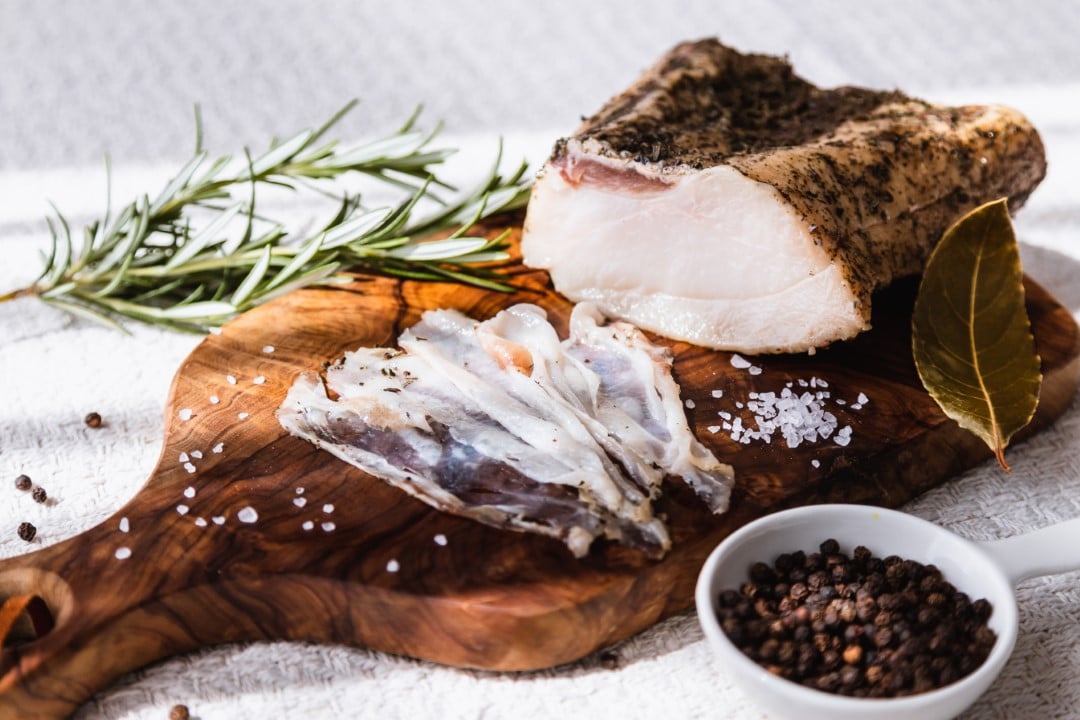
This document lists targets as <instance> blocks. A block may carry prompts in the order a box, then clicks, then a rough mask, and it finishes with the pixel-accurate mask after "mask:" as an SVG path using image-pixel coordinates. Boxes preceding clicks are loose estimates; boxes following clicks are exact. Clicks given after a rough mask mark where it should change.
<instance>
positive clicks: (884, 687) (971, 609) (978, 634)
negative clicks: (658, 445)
mask: <svg viewBox="0 0 1080 720" xmlns="http://www.w3.org/2000/svg"><path fill="white" fill-rule="evenodd" d="M991 611H992V608H991V606H990V603H989V602H987V601H986V600H985V599H982V600H976V601H975V602H972V601H971V598H969V597H968V596H967V595H966V594H965V593H963V592H960V591H959V590H957V589H956V588H955V587H954V586H953V585H952V584H951V583H949V582H947V581H946V580H945V579H944V578H943V577H942V575H941V571H940V570H938V569H937V568H936V567H935V566H933V565H923V564H921V563H918V562H915V561H913V560H903V559H901V558H899V557H897V556H895V555H892V556H889V557H886V558H884V559H881V558H877V557H874V556H873V554H872V553H871V552H870V551H869V550H868V549H867V548H865V547H862V546H859V547H856V548H855V550H854V552H853V553H852V556H851V557H848V556H847V555H846V554H844V553H841V552H840V546H839V544H838V543H837V542H836V540H832V539H830V540H826V541H825V542H823V543H822V544H821V546H820V552H816V553H810V554H807V553H805V552H802V551H798V552H793V553H785V554H783V555H780V556H779V557H777V558H776V561H775V563H774V564H773V565H772V566H771V567H770V566H769V565H767V564H765V563H763V562H759V563H755V564H754V565H753V566H752V567H751V568H750V581H749V582H747V583H744V584H743V586H742V587H741V588H740V589H739V590H725V591H723V592H721V593H720V596H719V602H718V609H717V615H718V617H719V620H720V625H721V627H722V628H723V630H724V633H725V634H726V635H727V636H728V638H730V639H731V641H732V642H733V643H734V644H735V645H736V646H737V647H738V648H739V649H740V650H741V651H742V652H743V654H745V655H746V656H747V657H749V658H750V659H751V660H753V661H755V662H757V663H758V664H760V665H762V666H763V667H765V668H766V669H767V670H768V671H769V672H771V673H773V674H775V675H779V676H780V677H783V678H787V679H788V680H792V681H794V682H797V683H800V684H802V685H806V686H808V687H812V688H816V689H818V690H824V691H826V692H831V693H838V694H841V695H851V696H855V697H897V696H901V695H912V694H915V693H920V692H926V691H927V690H934V689H936V688H939V687H943V686H945V685H948V684H949V683H951V682H954V681H956V680H959V679H960V678H962V677H964V676H965V675H967V674H969V673H971V672H972V671H973V670H975V668H977V667H979V665H981V664H982V662H983V661H984V660H986V657H987V656H988V655H989V654H990V649H991V648H992V647H993V645H994V642H995V640H996V639H997V636H996V634H995V633H994V631H993V630H991V629H990V628H989V627H988V626H987V620H988V619H989V617H990V613H991Z"/></svg>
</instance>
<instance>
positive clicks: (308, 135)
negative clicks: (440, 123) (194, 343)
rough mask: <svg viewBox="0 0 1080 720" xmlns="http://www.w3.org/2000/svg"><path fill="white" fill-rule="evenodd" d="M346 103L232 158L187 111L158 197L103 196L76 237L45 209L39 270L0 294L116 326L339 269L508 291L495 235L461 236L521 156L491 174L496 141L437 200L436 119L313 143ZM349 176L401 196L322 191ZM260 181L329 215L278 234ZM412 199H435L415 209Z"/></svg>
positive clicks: (213, 307) (320, 278) (225, 306)
mask: <svg viewBox="0 0 1080 720" xmlns="http://www.w3.org/2000/svg"><path fill="white" fill-rule="evenodd" d="M354 104H355V101H354V102H352V103H349V104H348V105H346V106H345V107H344V108H342V110H341V111H340V112H338V113H337V114H335V115H334V116H333V117H332V118H331V119H330V120H329V121H328V122H327V123H325V124H324V125H323V126H322V127H320V128H317V129H312V130H305V131H303V132H300V133H297V134H296V135H294V136H292V137H290V138H288V139H286V140H283V141H280V142H272V143H271V144H270V147H269V148H268V149H267V150H266V151H265V152H264V153H262V154H261V155H258V156H255V157H252V156H251V155H250V154H249V153H247V152H245V158H244V160H243V162H239V161H237V160H234V158H232V157H231V156H228V155H224V156H221V157H217V158H214V159H211V157H210V156H209V154H208V153H207V152H206V150H204V149H203V142H202V122H201V119H200V117H199V113H198V108H196V122H195V126H196V142H195V153H194V156H193V157H192V158H191V160H190V161H189V162H188V163H187V164H185V165H184V166H183V168H181V170H180V171H179V172H178V173H177V174H176V175H175V176H174V177H173V178H172V180H170V181H169V182H168V183H167V184H166V186H165V187H164V189H162V191H161V192H160V193H158V195H157V196H156V197H154V198H153V199H151V198H150V196H148V195H143V196H142V197H139V198H137V199H136V200H134V201H132V202H131V203H129V204H128V205H125V206H124V207H123V208H121V209H120V210H119V212H117V213H116V214H115V215H114V214H113V213H112V210H111V207H109V206H111V200H110V201H109V202H107V209H106V213H105V216H104V218H103V219H101V220H99V221H94V222H92V223H90V224H89V225H88V226H86V227H85V228H83V232H82V235H81V237H80V238H79V239H78V240H76V239H75V238H74V237H73V234H72V231H71V227H70V225H69V223H68V221H67V220H66V219H65V218H64V216H63V214H61V213H60V211H59V210H57V209H56V208H55V207H54V208H53V210H54V213H55V214H54V216H53V217H50V218H47V223H48V226H49V230H50V233H51V236H52V246H51V252H50V253H49V255H48V257H47V258H46V259H45V262H44V269H43V270H42V272H41V275H40V276H39V277H38V278H37V280H35V281H34V283H33V284H31V285H30V286H28V287H25V288H21V289H19V290H15V291H12V292H9V293H7V294H6V295H0V302H3V301H5V300H11V299H15V298H18V297H23V296H33V297H37V298H39V299H40V300H42V301H44V302H46V303H49V304H50V305H53V306H55V307H58V308H60V309H62V310H65V311H67V312H70V313H72V314H75V315H78V316H82V317H87V318H90V319H93V320H97V321H99V322H103V323H106V324H108V325H111V326H113V327H117V328H120V329H123V327H122V325H120V324H119V323H118V322H117V321H118V320H120V319H130V320H137V321H141V322H146V323H151V324H154V325H159V326H163V327H168V328H172V329H175V330H185V331H192V332H206V330H207V329H208V328H210V327H214V326H217V325H220V324H222V323H224V322H225V321H227V320H228V319H230V318H232V317H234V316H236V315H237V314H239V313H242V312H244V311H245V310H247V309H250V308H252V307H254V306H256V305H259V304H261V303H264V302H266V301H268V300H271V299H273V298H275V297H278V296H279V295H282V294H284V293H287V292H289V291H291V290H294V289H296V288H300V287H304V286H308V285H314V284H330V283H338V282H347V281H349V280H350V278H349V277H348V276H347V275H344V274H343V272H344V271H346V270H350V269H363V270H369V271H375V272H382V273H387V274H392V275H397V276H402V277H409V278H418V279H423V280H443V281H453V282H462V283H468V284H472V285H477V286H480V287H485V288H491V289H494V290H502V291H507V290H510V289H511V288H510V287H509V286H508V285H506V284H505V283H504V282H502V281H501V279H500V275H498V274H497V273H496V272H495V271H494V270H492V269H491V268H490V267H487V264H489V263H495V262H499V261H503V260H505V259H507V257H508V256H507V254H506V253H505V249H506V243H505V242H503V238H504V237H505V236H501V237H499V238H497V239H495V240H488V239H486V238H484V237H475V236H472V235H470V234H469V233H470V230H472V229H473V228H474V226H475V224H476V223H477V222H479V221H480V220H483V219H484V218H486V217H489V216H491V215H493V214H494V213H497V212H500V211H504V210H510V209H514V208H518V207H522V206H523V205H524V204H525V202H526V200H527V194H528V187H529V181H528V180H527V179H526V177H525V173H526V170H527V167H526V165H525V163H522V164H521V165H520V166H518V167H517V168H516V169H515V170H514V171H513V172H512V173H510V174H509V175H508V176H504V175H502V174H501V173H500V165H501V162H500V159H501V148H500V152H499V156H498V157H497V158H496V162H495V165H494V167H493V168H492V169H491V171H490V172H489V173H488V175H487V177H486V178H485V179H484V180H483V181H482V182H481V183H480V184H479V185H478V186H477V187H475V188H474V189H472V190H471V191H468V192H464V193H459V194H457V195H456V196H455V197H454V198H453V200H451V201H445V200H443V199H442V198H440V197H439V196H438V195H437V194H436V193H435V192H434V189H435V188H442V189H444V190H450V191H454V190H455V189H454V188H453V187H452V186H450V185H449V184H448V183H446V182H444V181H443V180H441V179H440V178H439V177H438V175H436V172H435V171H436V170H437V169H438V166H439V165H440V164H442V163H443V162H444V161H445V160H446V159H447V158H448V157H449V156H450V155H451V154H453V152H454V151H453V150H450V149H431V148H430V144H431V141H432V140H433V138H434V137H435V135H436V134H437V132H438V130H439V128H438V127H437V128H436V129H435V130H434V131H432V132H427V133H425V132H421V131H420V130H418V129H417V128H416V120H417V116H418V113H415V114H414V115H413V116H412V117H411V118H409V120H408V121H407V122H406V123H405V124H404V125H403V126H402V127H401V128H400V129H399V130H398V131H397V132H395V133H393V134H391V135H389V136H388V137H386V138H383V139H381V140H378V141H375V142H371V143H367V144H363V145H359V146H354V147H341V146H340V145H339V144H338V143H337V142H336V141H325V140H323V138H324V136H325V135H326V133H327V132H328V131H329V130H330V129H331V128H332V127H333V126H334V125H335V124H336V123H337V122H338V120H340V119H341V117H342V116H343V115H344V114H345V113H346V112H348V111H349V110H350V109H352V107H353V105H354ZM108 170H109V168H108V164H107V163H106V171H107V175H108V174H109V173H108ZM347 174H361V175H364V176H367V177H369V178H372V179H374V180H376V181H378V182H379V183H380V184H383V185H388V186H390V187H393V188H395V189H397V190H400V191H401V192H402V194H403V198H402V200H401V201H400V202H399V203H398V204H396V205H394V206H390V207H376V208H369V207H366V206H365V205H364V204H363V203H361V200H360V196H359V195H355V194H350V193H348V192H346V191H341V192H334V191H333V190H332V189H328V188H326V187H324V185H325V184H327V183H332V182H333V181H334V180H336V179H339V178H341V177H343V176H345V175H347ZM109 185H110V193H111V181H110V182H109ZM267 185H275V186H281V187H285V188H288V189H290V190H293V191H298V192H299V191H314V192H319V193H322V194H324V195H325V194H329V195H331V196H333V197H336V198H337V200H338V206H337V212H336V213H335V214H334V216H333V217H332V218H330V220H329V221H327V222H326V223H324V224H323V225H322V226H321V227H319V228H318V229H317V230H315V231H314V232H307V233H301V232H299V231H294V230H290V229H288V228H287V227H286V226H285V225H284V224H282V223H280V222H276V221H274V220H272V219H270V218H267V217H265V216H263V215H262V214H261V213H257V212H256V198H257V194H258V193H257V190H258V188H260V187H263V186H267ZM424 201H428V202H427V204H432V201H433V202H434V203H436V204H437V207H438V209H437V210H435V211H434V212H426V213H423V212H421V208H420V206H421V204H422V203H423V202H424ZM447 230H453V232H452V234H451V235H450V236H449V237H447V238H445V239H442V240H427V241H425V240H424V239H423V238H425V237H427V236H430V235H431V234H433V233H436V232H446V231H447ZM478 265H479V266H478Z"/></svg>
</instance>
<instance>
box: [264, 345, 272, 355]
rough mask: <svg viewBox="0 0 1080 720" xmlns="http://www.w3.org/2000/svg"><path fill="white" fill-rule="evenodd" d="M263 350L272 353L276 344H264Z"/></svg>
mask: <svg viewBox="0 0 1080 720" xmlns="http://www.w3.org/2000/svg"><path fill="white" fill-rule="evenodd" d="M263 352H264V353H272V352H274V346H273V345H263Z"/></svg>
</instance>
